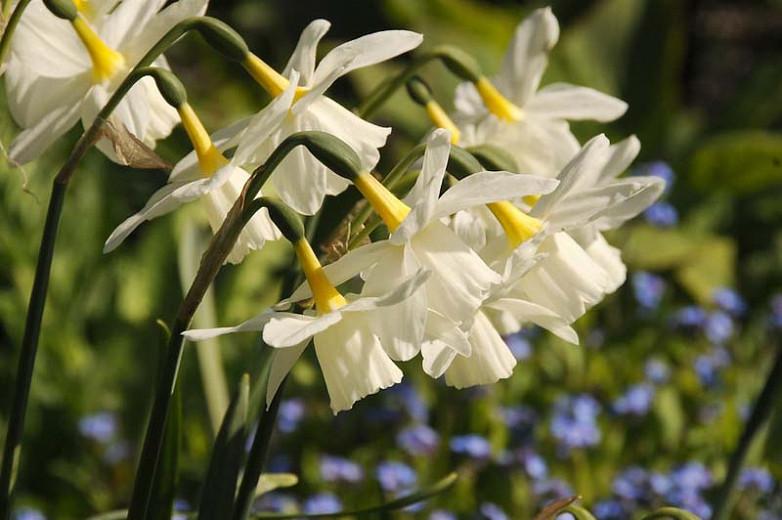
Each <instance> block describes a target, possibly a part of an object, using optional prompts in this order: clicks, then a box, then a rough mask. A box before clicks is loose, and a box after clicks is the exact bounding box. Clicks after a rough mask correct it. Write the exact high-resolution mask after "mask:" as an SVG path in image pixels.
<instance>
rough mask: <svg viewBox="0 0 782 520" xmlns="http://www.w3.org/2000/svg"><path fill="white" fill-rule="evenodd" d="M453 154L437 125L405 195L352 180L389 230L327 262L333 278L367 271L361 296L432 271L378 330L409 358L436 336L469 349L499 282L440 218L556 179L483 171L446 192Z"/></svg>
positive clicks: (362, 178) (392, 349)
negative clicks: (476, 321)
mask: <svg viewBox="0 0 782 520" xmlns="http://www.w3.org/2000/svg"><path fill="white" fill-rule="evenodd" d="M449 152H450V134H449V132H448V131H447V130H443V129H438V130H435V131H434V132H433V133H432V135H431V136H430V138H429V142H428V144H427V149H426V153H425V155H424V159H423V167H422V171H421V174H420V175H419V176H418V179H417V181H416V184H415V186H414V187H413V189H412V190H411V191H410V193H409V194H408V195H407V197H406V198H405V200H404V201H402V200H399V199H398V198H397V197H396V196H394V195H393V194H392V193H391V192H390V191H388V190H387V189H386V188H385V187H384V186H383V185H382V184H381V183H380V182H379V181H377V180H376V179H375V178H374V177H373V176H372V175H371V174H369V173H368V172H365V173H363V174H361V175H359V176H358V177H357V178H356V179H353V182H354V184H355V185H356V187H357V188H358V189H359V191H361V193H362V194H363V195H364V197H365V198H366V199H367V200H368V202H369V203H370V204H371V205H372V207H373V208H374V210H375V211H376V212H377V213H378V214H379V215H380V216H381V218H382V219H383V221H384V222H385V224H386V226H387V227H388V229H389V230H390V231H391V236H390V237H389V239H387V240H381V241H378V242H374V243H372V244H369V245H366V246H363V247H361V248H359V249H356V250H354V251H353V252H351V254H350V255H348V256H345V257H343V258H341V259H339V260H337V261H336V262H334V263H333V264H331V265H329V266H327V267H326V272H327V273H329V277H330V278H331V279H333V280H334V281H335V283H342V282H344V281H346V280H347V279H349V277H350V276H353V275H355V273H357V272H362V271H365V273H364V279H365V285H364V288H363V290H362V295H378V294H382V293H384V292H386V291H388V290H390V289H391V288H393V287H394V286H395V285H396V284H397V283H398V281H399V280H400V279H404V278H406V277H409V276H410V275H411V274H412V273H414V272H415V271H416V270H417V269H421V268H425V269H427V270H429V271H431V273H432V275H431V277H430V279H429V281H428V282H427V284H426V287H425V290H423V291H420V292H418V293H416V294H415V295H414V296H412V297H411V298H408V299H406V300H404V301H403V302H401V303H400V304H399V305H398V306H396V307H394V308H393V309H388V312H386V313H385V314H384V318H383V320H382V325H381V327H382V330H379V331H378V334H379V335H382V337H384V338H387V339H386V340H384V342H383V344H384V345H385V346H386V349H387V350H388V352H389V354H390V355H391V357H393V358H394V359H402V360H405V359H410V358H412V357H413V356H415V355H416V354H417V353H418V351H419V350H420V349H421V347H422V345H427V344H428V342H432V341H435V342H438V343H435V345H439V344H440V343H445V344H448V345H449V346H450V347H451V348H453V349H454V350H456V351H457V352H460V353H462V354H463V355H469V350H470V347H469V341H468V340H467V338H466V331H468V330H469V329H470V326H471V322H472V320H473V318H474V316H475V313H476V311H477V310H478V308H479V307H480V306H481V303H482V302H483V301H484V299H485V298H486V297H487V295H488V294H489V291H490V289H491V288H492V287H493V286H494V285H495V284H497V283H499V282H500V281H501V278H500V276H499V275H498V274H497V273H495V272H494V271H493V270H492V269H491V268H490V267H489V266H488V265H486V263H485V262H484V261H483V260H482V259H481V257H480V256H478V254H477V253H476V252H475V251H473V250H472V249H471V248H470V247H469V246H468V245H467V244H465V243H464V242H463V241H462V240H461V239H460V238H459V237H458V236H457V235H456V233H454V232H453V231H452V230H451V229H450V228H449V227H448V226H447V225H446V224H444V223H443V222H441V219H443V218H444V217H448V216H449V215H451V214H453V213H456V212H458V211H460V210H462V209H465V208H469V207H473V206H480V205H483V204H488V203H492V202H494V201H497V200H502V199H505V198H507V197H511V198H514V197H523V196H525V195H529V194H531V193H548V192H550V191H551V190H553V189H554V187H555V186H556V185H557V181H555V180H553V179H545V178H541V177H533V176H530V175H519V174H511V173H507V172H478V173H476V174H475V175H472V176H470V177H468V178H466V179H464V180H463V181H461V182H458V183H456V184H455V185H454V186H452V187H451V188H450V189H448V191H446V192H445V193H444V194H443V196H442V197H441V196H440V189H441V186H442V183H443V178H444V176H445V169H446V165H447V163H448V157H449ZM307 297H309V290H308V289H307V288H306V287H304V286H303V287H301V288H299V289H298V290H297V291H296V292H294V294H293V295H292V296H291V299H292V300H294V301H297V300H300V299H304V298H307Z"/></svg>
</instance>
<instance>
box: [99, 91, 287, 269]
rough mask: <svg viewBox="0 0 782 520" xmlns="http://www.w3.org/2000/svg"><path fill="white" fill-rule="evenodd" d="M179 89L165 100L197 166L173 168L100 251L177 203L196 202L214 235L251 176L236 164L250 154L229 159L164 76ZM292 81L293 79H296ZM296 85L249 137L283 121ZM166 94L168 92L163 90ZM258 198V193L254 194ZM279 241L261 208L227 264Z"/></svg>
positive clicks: (257, 136) (257, 122)
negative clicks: (173, 110) (174, 112)
mask: <svg viewBox="0 0 782 520" xmlns="http://www.w3.org/2000/svg"><path fill="white" fill-rule="evenodd" d="M168 79H169V80H170V81H171V82H172V83H175V84H176V85H178V86H179V87H180V88H179V89H178V90H179V92H176V93H175V94H178V95H176V96H174V95H173V94H172V95H169V96H168V97H169V101H170V102H171V104H172V105H173V106H175V107H176V110H177V112H178V113H179V116H180V118H181V120H182V125H183V126H184V128H185V131H186V133H187V135H188V137H189V138H190V141H191V143H192V145H193V149H194V153H195V155H196V157H197V159H198V160H197V162H196V163H195V164H190V165H189V166H188V167H184V166H181V163H180V164H178V165H177V167H175V168H174V170H173V172H172V173H171V175H170V177H169V179H168V183H167V184H166V185H165V186H163V187H162V188H160V189H159V190H158V191H157V192H155V193H154V194H153V195H152V197H150V199H149V201H148V202H147V204H146V206H144V208H143V209H142V210H141V211H139V212H138V213H136V214H135V215H133V216H131V217H130V218H128V219H127V220H125V221H124V222H123V223H122V224H120V225H119V226H118V227H117V229H115V230H114V232H113V233H112V234H111V236H110V237H109V238H108V239H107V240H106V244H105V246H104V252H109V251H112V250H114V249H116V248H117V247H118V246H119V245H120V244H121V243H122V242H123V241H124V240H125V239H126V238H127V237H128V235H130V233H132V232H133V231H134V230H135V229H136V228H137V227H138V226H139V225H141V224H142V223H143V222H144V221H147V220H152V219H154V218H157V217H160V216H163V215H165V214H167V213H170V212H171V211H174V210H175V209H177V208H178V207H180V206H181V205H183V204H185V203H188V202H192V201H195V200H200V201H201V202H202V204H203V205H204V208H205V210H206V216H207V219H208V221H209V225H210V227H211V228H212V231H215V232H216V231H217V229H219V227H220V226H221V225H222V223H223V221H224V220H225V217H226V215H227V214H228V211H229V210H230V209H231V206H233V204H234V202H235V201H236V200H237V199H238V198H239V196H240V195H241V193H242V190H243V188H244V185H245V183H246V182H247V180H248V179H249V178H250V174H249V173H247V171H245V170H244V169H242V168H240V167H239V165H241V164H243V163H244V162H246V158H247V156H248V154H249V153H250V151H249V150H248V148H247V147H246V146H241V147H239V148H238V149H237V150H236V153H234V155H233V157H232V158H231V160H230V161H229V160H228V159H226V157H225V156H224V155H223V154H222V152H220V151H219V150H218V149H217V147H216V146H215V144H214V143H213V142H212V140H211V138H210V137H209V134H208V133H207V131H206V129H205V128H204V126H203V124H202V123H201V120H200V119H199V118H198V116H197V115H196V112H195V111H194V110H193V108H192V107H191V106H190V104H189V103H188V102H187V100H186V98H185V94H184V89H183V88H181V84H179V83H178V81H176V80H175V78H173V77H170V78H168ZM294 79H295V78H294ZM294 88H295V82H294V83H293V84H292V85H291V87H290V88H289V89H288V90H287V91H286V92H285V93H284V94H283V95H282V96H280V98H278V99H276V100H275V101H274V102H272V104H271V105H270V107H269V110H268V112H267V116H268V117H267V118H258V119H255V120H254V121H253V122H252V125H250V126H249V127H248V129H247V134H248V135H252V136H253V138H255V139H264V138H265V136H267V135H268V132H269V130H270V128H271V124H272V123H270V118H273V117H284V112H285V109H284V108H283V105H284V104H285V103H286V101H287V99H289V98H291V97H293V95H294ZM166 93H167V95H168V90H166ZM258 196H260V194H259V195H258ZM279 238H281V235H280V232H279V230H278V229H277V228H276V227H275V225H274V223H273V222H272V221H271V220H270V218H269V215H268V210H267V209H265V208H262V209H261V210H260V211H259V212H258V213H256V214H255V215H254V216H253V217H252V218H251V220H250V222H249V223H248V224H247V225H246V226H245V227H244V229H243V230H242V232H241V234H240V236H239V240H238V241H237V243H236V245H235V246H234V248H233V250H232V251H231V254H230V255H229V256H228V261H229V262H231V263H239V262H241V261H242V259H243V258H244V257H245V256H246V255H247V254H248V253H249V252H250V251H252V250H257V249H260V248H261V247H263V244H264V243H265V242H266V241H267V240H277V239H279Z"/></svg>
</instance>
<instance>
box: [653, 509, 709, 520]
mask: <svg viewBox="0 0 782 520" xmlns="http://www.w3.org/2000/svg"><path fill="white" fill-rule="evenodd" d="M655 518H671V519H673V520H701V517H699V516H698V515H695V514H693V513H690V512H689V511H685V510H684V509H678V508H676V507H663V508H660V509H658V510H657V511H655V512H653V513H651V514H648V515H646V516H645V517H643V518H642V519H641V520H653V519H655Z"/></svg>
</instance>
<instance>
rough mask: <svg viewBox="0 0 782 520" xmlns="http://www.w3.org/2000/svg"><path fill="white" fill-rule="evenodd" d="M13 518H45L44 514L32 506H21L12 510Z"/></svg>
mask: <svg viewBox="0 0 782 520" xmlns="http://www.w3.org/2000/svg"><path fill="white" fill-rule="evenodd" d="M13 519H14V520H46V516H44V514H43V513H41V512H40V511H38V510H37V509H33V508H32V507H21V508H19V509H17V510H16V511H14V515H13Z"/></svg>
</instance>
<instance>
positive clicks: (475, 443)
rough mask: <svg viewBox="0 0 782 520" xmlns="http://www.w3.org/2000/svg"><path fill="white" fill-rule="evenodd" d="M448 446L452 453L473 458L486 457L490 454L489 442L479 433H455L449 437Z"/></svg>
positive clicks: (481, 458)
mask: <svg viewBox="0 0 782 520" xmlns="http://www.w3.org/2000/svg"><path fill="white" fill-rule="evenodd" d="M449 446H450V447H451V451H453V452H454V453H459V454H462V455H467V456H468V457H471V458H473V459H479V460H483V459H488V458H489V456H490V455H491V444H489V441H488V440H487V439H486V438H484V437H481V436H480V435H474V434H469V435H457V436H455V437H452V438H451V442H450V443H449Z"/></svg>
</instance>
